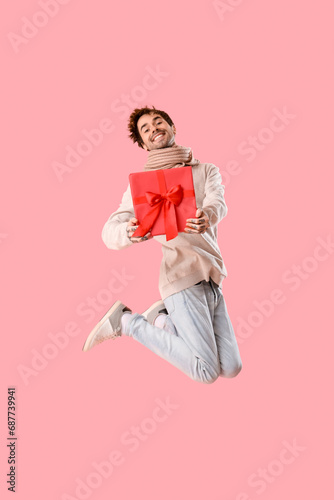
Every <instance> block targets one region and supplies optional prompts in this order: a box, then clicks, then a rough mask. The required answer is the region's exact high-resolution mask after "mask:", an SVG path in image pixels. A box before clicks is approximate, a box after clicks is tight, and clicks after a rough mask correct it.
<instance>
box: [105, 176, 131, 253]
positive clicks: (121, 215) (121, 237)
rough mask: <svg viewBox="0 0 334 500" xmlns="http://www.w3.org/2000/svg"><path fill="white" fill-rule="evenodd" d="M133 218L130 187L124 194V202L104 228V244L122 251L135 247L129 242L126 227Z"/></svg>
mask: <svg viewBox="0 0 334 500" xmlns="http://www.w3.org/2000/svg"><path fill="white" fill-rule="evenodd" d="M132 217H135V213H134V209H133V204H132V197H131V191H130V185H128V188H127V190H126V191H125V193H124V194H123V197H122V201H121V203H120V205H119V208H118V209H117V210H116V212H114V213H112V214H111V215H110V217H109V219H108V220H107V222H106V223H105V225H104V226H103V229H102V240H103V242H104V244H105V245H106V246H107V247H108V248H110V249H111V250H121V249H122V248H126V247H128V246H131V245H133V242H132V241H130V240H129V238H128V235H127V232H126V226H127V224H128V222H129V220H130V219H132Z"/></svg>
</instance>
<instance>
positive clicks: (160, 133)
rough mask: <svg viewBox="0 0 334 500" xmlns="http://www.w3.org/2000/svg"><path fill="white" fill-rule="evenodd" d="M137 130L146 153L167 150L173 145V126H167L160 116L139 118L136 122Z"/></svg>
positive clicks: (174, 131)
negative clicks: (154, 150)
mask: <svg viewBox="0 0 334 500" xmlns="http://www.w3.org/2000/svg"><path fill="white" fill-rule="evenodd" d="M137 128H138V131H139V134H140V137H141V138H142V140H143V148H144V149H146V151H151V149H161V148H169V147H170V146H172V145H173V144H174V143H175V140H174V136H175V133H176V129H175V126H174V125H172V126H170V125H168V123H167V122H166V120H164V119H163V118H162V117H161V116H160V115H157V114H153V113H152V114H150V115H149V114H147V115H143V116H141V117H140V118H139V120H138V122H137Z"/></svg>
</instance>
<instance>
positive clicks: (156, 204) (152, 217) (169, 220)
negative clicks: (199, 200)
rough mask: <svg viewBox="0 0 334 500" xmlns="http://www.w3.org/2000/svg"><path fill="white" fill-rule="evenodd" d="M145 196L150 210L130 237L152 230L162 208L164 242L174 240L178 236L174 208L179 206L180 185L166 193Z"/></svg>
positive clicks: (181, 189)
mask: <svg viewBox="0 0 334 500" xmlns="http://www.w3.org/2000/svg"><path fill="white" fill-rule="evenodd" d="M145 196H146V199H147V201H148V203H149V204H150V206H151V207H152V208H151V209H150V210H149V211H148V212H147V214H146V215H145V217H144V218H143V220H142V221H141V223H140V224H139V226H138V227H137V229H136V230H135V232H134V233H133V235H132V236H133V237H137V236H145V234H146V233H147V232H148V231H149V230H150V229H152V227H153V225H154V223H155V221H156V220H157V218H158V216H159V213H160V211H161V209H162V207H163V208H164V221H165V232H166V240H167V241H168V240H171V239H173V238H175V237H176V236H177V235H178V230H177V222H176V213H175V207H177V206H178V205H180V203H181V201H182V198H183V188H182V186H181V185H180V184H178V185H177V186H173V187H172V188H170V189H169V191H167V193H163V194H160V193H152V192H150V191H147V192H146V193H145Z"/></svg>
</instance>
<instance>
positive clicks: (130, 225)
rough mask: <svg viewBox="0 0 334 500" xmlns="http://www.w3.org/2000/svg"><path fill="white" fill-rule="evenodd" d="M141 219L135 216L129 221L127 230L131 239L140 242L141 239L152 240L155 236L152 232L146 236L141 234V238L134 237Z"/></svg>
mask: <svg viewBox="0 0 334 500" xmlns="http://www.w3.org/2000/svg"><path fill="white" fill-rule="evenodd" d="M138 223H139V220H138V219H136V218H135V217H133V218H132V219H131V220H130V221H129V222H128V225H127V226H126V232H127V234H128V238H129V240H130V241H132V242H133V243H140V242H141V241H146V240H150V239H151V238H153V236H152V234H151V233H150V232H148V233H146V234H145V236H140V237H139V238H133V237H132V234H133V233H134V232H135V230H136V229H137V227H138Z"/></svg>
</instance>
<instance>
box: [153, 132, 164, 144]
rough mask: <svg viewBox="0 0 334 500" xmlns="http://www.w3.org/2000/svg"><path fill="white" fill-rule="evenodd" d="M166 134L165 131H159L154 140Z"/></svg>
mask: <svg viewBox="0 0 334 500" xmlns="http://www.w3.org/2000/svg"><path fill="white" fill-rule="evenodd" d="M163 135H164V132H159V133H158V134H157V135H155V136H154V137H153V139H152V142H155V141H156V139H159V137H163Z"/></svg>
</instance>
